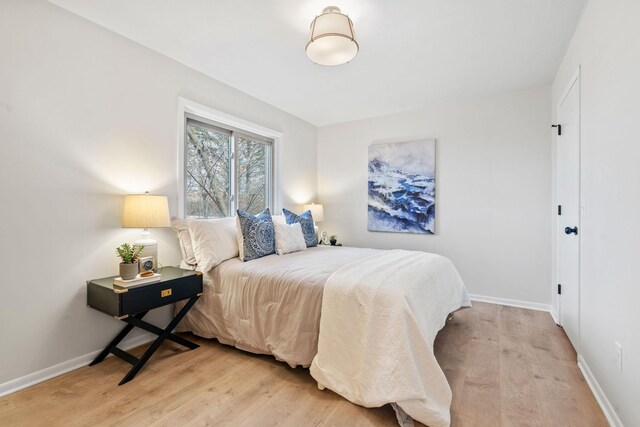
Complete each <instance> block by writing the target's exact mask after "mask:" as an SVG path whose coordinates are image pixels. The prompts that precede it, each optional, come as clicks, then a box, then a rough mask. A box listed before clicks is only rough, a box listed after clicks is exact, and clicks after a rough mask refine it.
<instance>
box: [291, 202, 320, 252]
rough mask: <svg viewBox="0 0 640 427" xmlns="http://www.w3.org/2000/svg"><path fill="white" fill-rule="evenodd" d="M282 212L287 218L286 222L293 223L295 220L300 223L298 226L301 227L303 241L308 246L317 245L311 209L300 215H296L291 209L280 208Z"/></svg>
mask: <svg viewBox="0 0 640 427" xmlns="http://www.w3.org/2000/svg"><path fill="white" fill-rule="evenodd" d="M282 213H283V214H284V217H285V219H286V220H287V224H295V223H296V222H299V223H300V226H301V227H302V234H303V235H304V242H305V243H306V244H307V247H308V248H311V247H313V246H318V236H316V229H315V226H314V224H313V216H312V215H311V211H306V212H303V213H301V214H300V215H296V214H294V213H293V212H291V211H288V210H286V209H282Z"/></svg>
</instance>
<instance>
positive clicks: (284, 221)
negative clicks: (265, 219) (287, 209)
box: [271, 215, 287, 224]
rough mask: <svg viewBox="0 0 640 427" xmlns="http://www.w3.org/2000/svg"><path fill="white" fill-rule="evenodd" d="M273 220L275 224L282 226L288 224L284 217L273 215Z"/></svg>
mask: <svg viewBox="0 0 640 427" xmlns="http://www.w3.org/2000/svg"><path fill="white" fill-rule="evenodd" d="M271 220H272V221H273V222H279V223H280V224H286V223H287V219H286V218H285V217H284V215H271Z"/></svg>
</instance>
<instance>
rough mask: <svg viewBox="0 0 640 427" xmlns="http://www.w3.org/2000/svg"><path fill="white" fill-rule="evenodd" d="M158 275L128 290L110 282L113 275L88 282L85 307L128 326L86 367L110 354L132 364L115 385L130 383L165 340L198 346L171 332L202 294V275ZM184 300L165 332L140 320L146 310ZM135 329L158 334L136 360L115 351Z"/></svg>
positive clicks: (166, 271) (173, 271) (168, 270)
mask: <svg viewBox="0 0 640 427" xmlns="http://www.w3.org/2000/svg"><path fill="white" fill-rule="evenodd" d="M158 272H159V273H160V274H161V275H162V277H161V280H160V281H159V282H155V283H150V284H145V285H140V286H136V287H131V288H127V289H122V288H118V287H116V286H114V285H113V279H114V278H115V277H116V276H112V277H105V278H102V279H96V280H89V281H87V305H88V306H89V307H91V308H94V309H96V310H98V311H101V312H103V313H105V314H107V315H109V316H113V317H115V318H116V319H118V320H121V321H123V322H125V323H127V326H125V327H124V329H122V331H120V333H119V334H118V335H116V336H115V338H113V340H111V342H110V343H109V344H108V345H107V346H106V347H105V348H104V350H102V351H101V352H100V354H99V355H98V356H97V357H96V358H95V359H94V360H93V362H91V363H90V364H89V366H93V365H95V364H97V363H100V362H102V361H103V360H104V359H105V358H106V357H107V356H108V355H109V353H111V354H113V355H114V356H117V357H119V358H120V359H122V360H124V361H126V362H129V363H130V364H132V365H133V367H132V368H131V370H130V371H129V372H128V373H127V375H125V376H124V378H123V379H122V381H120V384H118V385H122V384H125V383H127V382H129V381H131V380H132V379H133V378H134V377H135V376H136V374H137V373H138V372H139V371H140V369H142V367H143V366H144V364H145V363H147V361H148V360H149V358H150V357H151V356H152V355H153V353H155V351H156V350H157V349H158V347H160V344H162V342H163V341H164V340H166V339H168V340H170V341H173V342H175V343H178V344H180V345H183V346H185V347H187V348H189V349H195V348H198V347H199V346H198V345H197V344H195V343H192V342H191V341H189V340H186V339H184V338H182V337H179V336H178V335H175V334H173V333H172V331H173V330H174V329H175V328H176V326H178V323H180V321H181V320H182V318H183V317H184V316H185V315H186V314H187V312H188V311H189V310H190V309H191V307H193V304H195V303H196V301H197V300H198V298H200V295H202V273H200V272H196V271H191V270H182V269H180V268H177V267H164V268H162V269H161V270H160V271H158ZM185 299H188V300H189V301H187V303H186V305H185V306H184V307H183V308H182V310H180V312H178V314H176V316H175V317H174V318H173V320H172V321H171V322H169V324H168V325H167V327H166V328H164V329H161V328H159V327H157V326H155V325H152V324H151V323H148V322H145V321H144V320H142V318H143V317H144V316H145V315H146V314H147V313H148V312H149V310H153V309H154V308H158V307H163V306H166V305H168V304H172V303H174V302H177V301H182V300H185ZM134 327H137V328H140V329H144V330H145V331H148V332H151V333H154V334H156V335H158V338H156V340H155V341H154V342H153V343H152V344H151V346H150V347H149V348H148V349H147V351H145V353H144V354H143V355H142V357H140V358H139V359H138V358H137V357H135V356H133V355H132V354H131V353H128V352H126V351H124V350H122V349H120V348H118V344H119V343H120V341H122V340H123V339H124V337H125V336H127V334H128V333H129V332H131V330H132V329H133V328H134Z"/></svg>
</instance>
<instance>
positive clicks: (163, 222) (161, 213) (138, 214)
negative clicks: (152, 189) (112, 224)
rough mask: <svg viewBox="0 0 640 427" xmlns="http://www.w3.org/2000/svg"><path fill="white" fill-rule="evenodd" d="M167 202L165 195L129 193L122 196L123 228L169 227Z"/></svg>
mask: <svg viewBox="0 0 640 427" xmlns="http://www.w3.org/2000/svg"><path fill="white" fill-rule="evenodd" d="M169 221H170V220H169V202H168V201H167V197H166V196H152V195H150V194H149V193H147V194H129V195H127V196H125V198H124V210H123V212H122V226H123V227H125V228H157V227H169V226H170V222H169Z"/></svg>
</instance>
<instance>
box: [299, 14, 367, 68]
mask: <svg viewBox="0 0 640 427" xmlns="http://www.w3.org/2000/svg"><path fill="white" fill-rule="evenodd" d="M359 48H360V47H359V46H358V42H357V41H356V36H355V33H354V32H353V22H352V21H351V19H349V17H348V16H347V15H345V14H343V13H342V12H341V11H340V9H339V8H337V7H335V6H329V7H326V8H324V10H323V11H322V14H321V15H318V16H316V17H315V19H314V20H313V21H311V35H310V36H309V42H308V43H307V48H306V51H307V56H308V57H309V59H311V60H312V61H313V62H315V63H316V64H320V65H330V66H331V65H340V64H345V63H347V62H349V61H351V60H352V59H353V58H354V57H355V56H356V55H357V54H358V50H359Z"/></svg>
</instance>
